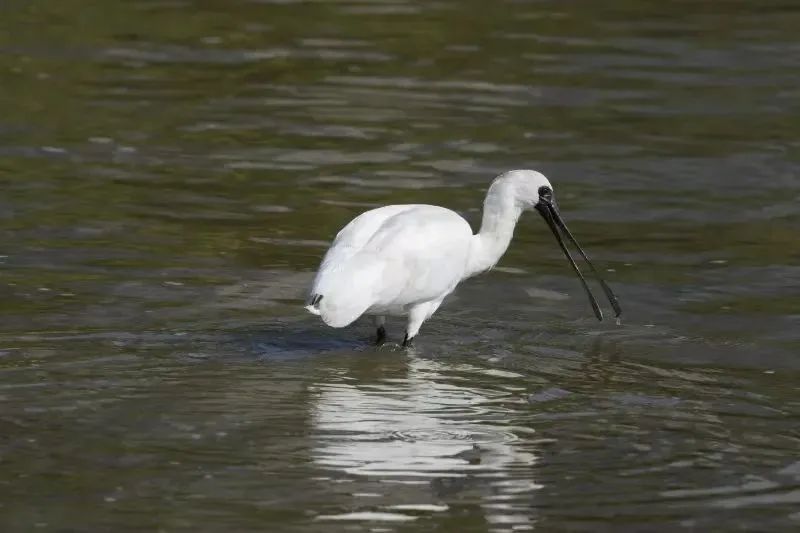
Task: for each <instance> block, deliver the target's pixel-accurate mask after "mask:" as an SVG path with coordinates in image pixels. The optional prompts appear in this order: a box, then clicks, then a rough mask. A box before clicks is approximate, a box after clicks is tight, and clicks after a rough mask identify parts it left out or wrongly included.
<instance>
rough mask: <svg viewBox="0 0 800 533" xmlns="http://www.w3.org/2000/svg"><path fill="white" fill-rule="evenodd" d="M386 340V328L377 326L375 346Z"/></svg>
mask: <svg viewBox="0 0 800 533" xmlns="http://www.w3.org/2000/svg"><path fill="white" fill-rule="evenodd" d="M384 342H386V328H384V327H383V326H380V327H378V338H377V339H375V346H380V345H381V344H383V343H384Z"/></svg>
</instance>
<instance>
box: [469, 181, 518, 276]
mask: <svg viewBox="0 0 800 533" xmlns="http://www.w3.org/2000/svg"><path fill="white" fill-rule="evenodd" d="M521 214H522V205H520V203H519V202H518V201H517V198H516V195H515V194H514V190H513V188H512V187H509V186H508V184H507V183H503V182H501V183H493V184H492V186H491V187H490V188H489V192H488V193H487V194H486V200H484V202H483V221H482V222H481V229H480V231H479V232H478V233H477V235H475V236H473V241H472V247H471V249H470V260H469V265H468V268H467V275H468V276H474V275H475V274H479V273H481V272H484V271H486V270H489V269H490V268H492V267H493V266H494V265H495V264H497V262H498V261H499V260H500V258H501V257H503V254H504V253H505V252H506V250H507V249H508V245H509V244H510V243H511V238H512V237H513V236H514V228H515V227H516V225H517V221H518V220H519V217H520V215H521Z"/></svg>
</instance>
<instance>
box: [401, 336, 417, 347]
mask: <svg viewBox="0 0 800 533" xmlns="http://www.w3.org/2000/svg"><path fill="white" fill-rule="evenodd" d="M413 342H414V337H411V338H409V337H408V333H406V338H405V339H403V347H404V348H408V347H409V346H411V345H412V343H413Z"/></svg>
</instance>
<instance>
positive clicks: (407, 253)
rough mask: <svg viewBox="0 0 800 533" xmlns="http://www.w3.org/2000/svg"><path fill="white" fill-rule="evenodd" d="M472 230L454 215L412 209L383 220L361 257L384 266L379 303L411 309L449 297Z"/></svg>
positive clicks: (462, 266) (460, 271) (426, 208)
mask: <svg viewBox="0 0 800 533" xmlns="http://www.w3.org/2000/svg"><path fill="white" fill-rule="evenodd" d="M471 241H472V229H471V228H470V226H469V224H468V223H467V221H466V220H464V219H463V218H462V217H461V216H460V215H458V214H456V213H455V212H453V211H451V210H449V209H444V208H442V207H437V206H415V208H414V209H410V210H407V211H404V212H402V213H398V214H397V215H395V216H393V217H391V218H389V219H387V220H386V221H385V222H384V224H382V226H381V228H380V229H379V230H378V231H377V232H376V233H375V235H373V237H372V238H371V239H370V240H369V242H368V243H366V244H365V246H364V248H363V249H362V251H361V252H360V253H359V257H364V256H371V257H373V258H374V260H375V261H376V262H378V263H380V264H382V266H383V268H382V271H381V276H382V283H381V284H380V290H379V291H377V294H376V295H375V299H376V300H377V301H376V303H377V304H378V305H381V304H383V305H390V304H391V305H393V306H398V305H410V304H414V303H419V302H424V301H428V300H434V299H438V298H441V297H444V296H445V295H447V294H449V293H450V292H451V291H452V290H453V289H454V288H455V286H456V285H457V284H458V282H459V281H461V279H462V278H463V276H464V272H465V268H466V265H467V259H468V256H469V249H470V246H471Z"/></svg>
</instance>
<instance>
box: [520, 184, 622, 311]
mask: <svg viewBox="0 0 800 533" xmlns="http://www.w3.org/2000/svg"><path fill="white" fill-rule="evenodd" d="M536 210H537V211H539V214H540V215H542V218H544V220H545V222H547V225H548V226H549V227H550V231H552V232H553V235H555V236H556V240H557V241H558V245H559V246H560V247H561V250H562V251H563V252H564V255H565V256H566V257H567V260H568V261H569V264H570V265H572V269H573V270H574V271H575V273H576V274H578V277H579V278H580V280H581V284H582V285H583V288H584V290H585V291H586V294H587V295H588V296H589V303H591V304H592V309H593V310H594V314H595V316H596V317H597V320H603V312H602V311H601V310H600V306H599V305H598V304H597V300H596V299H595V297H594V295H593V294H592V291H591V290H590V289H589V285H588V284H587V283H586V279H585V278H584V277H583V274H582V273H581V270H580V269H579V268H578V265H576V264H575V260H573V259H572V255H571V254H570V253H569V250H568V249H567V247H566V245H565V244H564V240H563V239H562V237H561V232H559V229H560V230H561V231H563V232H564V233H565V234H566V236H567V237H568V238H569V240H570V242H572V244H573V245H574V246H575V248H577V249H578V253H580V254H581V257H583V259H584V261H586V264H587V265H589V269H590V270H591V271H592V273H593V274H594V276H595V277H596V278H597V281H598V282H599V283H600V286H601V287H602V288H603V292H604V293H605V294H606V297H607V298H608V301H609V303H610V304H611V307H612V308H613V309H614V312H615V313H616V314H615V316H619V315H620V314H621V313H622V308H621V307H620V305H619V301H617V297H616V296H615V295H614V293H613V291H612V290H611V287H609V286H608V284H607V283H606V282H605V280H604V279H603V278H602V277H600V274H599V273H598V272H597V269H595V268H594V265H593V264H592V262H591V261H590V260H589V257H587V255H586V253H585V252H584V251H583V248H581V245H580V244H578V241H577V240H575V237H573V236H572V233H571V232H570V231H569V229H568V228H567V225H566V224H565V223H564V221H563V220H562V219H561V215H560V214H559V213H558V210H557V209H556V208H555V206H554V205H552V204H551V203H550V202H547V201H544V200H540V201H539V203H537V204H536Z"/></svg>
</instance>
